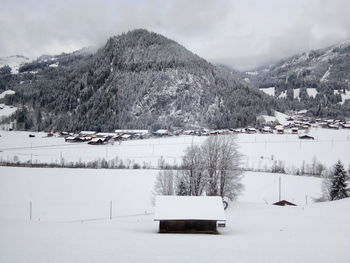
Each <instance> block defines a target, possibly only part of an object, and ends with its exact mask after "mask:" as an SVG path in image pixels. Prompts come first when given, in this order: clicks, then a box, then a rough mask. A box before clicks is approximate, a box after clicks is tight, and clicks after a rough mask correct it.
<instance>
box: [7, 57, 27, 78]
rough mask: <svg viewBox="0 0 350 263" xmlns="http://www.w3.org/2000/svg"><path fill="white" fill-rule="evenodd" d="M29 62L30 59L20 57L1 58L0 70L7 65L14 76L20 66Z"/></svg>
mask: <svg viewBox="0 0 350 263" xmlns="http://www.w3.org/2000/svg"><path fill="white" fill-rule="evenodd" d="M30 61H31V59H29V58H27V57H25V56H20V55H15V56H9V57H1V58H0V68H1V67H3V66H6V65H7V66H9V67H10V68H11V72H12V74H16V73H18V69H19V68H20V66H21V65H23V64H25V63H28V62H30Z"/></svg>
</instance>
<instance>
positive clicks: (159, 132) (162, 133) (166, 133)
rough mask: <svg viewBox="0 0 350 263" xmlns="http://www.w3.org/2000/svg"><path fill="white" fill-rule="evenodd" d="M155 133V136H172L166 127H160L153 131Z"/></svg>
mask: <svg viewBox="0 0 350 263" xmlns="http://www.w3.org/2000/svg"><path fill="white" fill-rule="evenodd" d="M153 134H154V135H155V136H159V137H162V136H170V135H171V134H170V132H169V131H168V130H164V129H159V130H157V131H155V132H153Z"/></svg>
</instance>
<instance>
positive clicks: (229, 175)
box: [219, 136, 243, 200]
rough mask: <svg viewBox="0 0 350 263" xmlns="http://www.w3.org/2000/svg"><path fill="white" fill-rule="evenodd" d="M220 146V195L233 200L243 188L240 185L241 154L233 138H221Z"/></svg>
mask: <svg viewBox="0 0 350 263" xmlns="http://www.w3.org/2000/svg"><path fill="white" fill-rule="evenodd" d="M219 146H220V150H219V152H220V159H219V172H220V184H219V195H220V196H221V197H225V196H226V197H228V198H229V199H231V200H233V199H235V198H236V197H237V195H238V194H239V193H240V191H241V190H242V188H243V186H242V184H241V183H240V179H241V174H242V172H241V169H239V166H240V160H241V154H240V153H239V152H238V146H237V144H236V141H235V137H233V136H221V137H220V145H219Z"/></svg>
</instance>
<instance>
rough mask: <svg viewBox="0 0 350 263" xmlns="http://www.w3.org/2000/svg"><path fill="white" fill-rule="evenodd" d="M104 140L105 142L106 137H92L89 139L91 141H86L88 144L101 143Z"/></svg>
mask: <svg viewBox="0 0 350 263" xmlns="http://www.w3.org/2000/svg"><path fill="white" fill-rule="evenodd" d="M105 142H107V139H106V138H93V139H91V141H89V142H88V144H91V145H101V144H104V143H105Z"/></svg>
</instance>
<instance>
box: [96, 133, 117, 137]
mask: <svg viewBox="0 0 350 263" xmlns="http://www.w3.org/2000/svg"><path fill="white" fill-rule="evenodd" d="M96 136H99V137H108V136H111V137H113V136H116V134H115V133H112V132H98V133H96Z"/></svg>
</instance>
